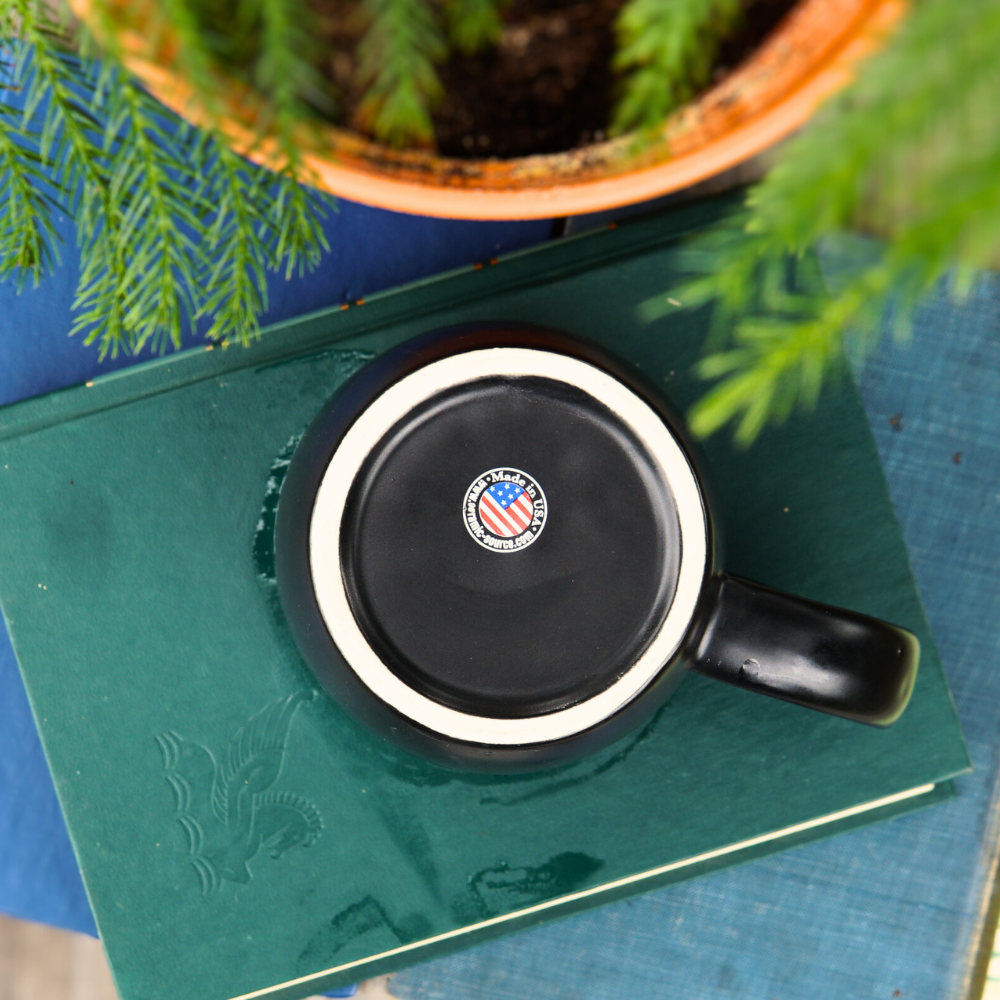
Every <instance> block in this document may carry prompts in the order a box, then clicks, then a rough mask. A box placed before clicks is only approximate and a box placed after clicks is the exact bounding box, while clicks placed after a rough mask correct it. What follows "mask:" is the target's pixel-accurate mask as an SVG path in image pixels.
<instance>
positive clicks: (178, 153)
mask: <svg viewBox="0 0 1000 1000" xmlns="http://www.w3.org/2000/svg"><path fill="white" fill-rule="evenodd" d="M366 5H367V6H366ZM315 7H316V5H314V6H313V7H311V8H309V9H310V10H313V13H314V15H315V14H316V10H315ZM305 9H306V8H305V5H303V4H300V3H298V2H296V0H259V2H254V3H242V4H241V3H236V4H234V3H232V2H230V0H166V2H162V3H153V2H152V0H133V2H129V3H123V2H118V0H78V4H77V7H76V11H77V13H78V14H79V15H80V16H81V18H82V19H83V22H84V27H85V30H84V31H83V32H80V31H78V30H76V29H75V28H74V27H73V26H71V25H70V24H69V23H68V22H67V21H66V20H60V19H58V18H56V17H55V16H54V15H53V14H52V13H51V12H50V10H49V8H48V7H46V6H45V5H44V4H42V3H39V2H35V0H0V14H2V17H3V21H4V27H5V30H4V32H3V35H4V36H5V37H7V38H8V39H10V41H8V43H7V44H6V46H5V49H4V54H5V58H4V67H5V71H6V77H7V89H6V95H7V96H6V101H5V103H4V104H3V105H2V107H0V159H2V161H3V162H2V165H3V167H4V168H5V169H6V171H7V173H8V175H9V177H10V183H9V186H8V192H9V193H8V197H7V199H6V201H5V205H4V213H5V215H4V219H3V225H2V230H0V271H2V273H16V274H17V275H18V276H19V277H20V278H21V280H23V279H24V278H25V277H26V276H32V277H33V278H35V279H36V280H37V278H38V276H39V275H40V274H41V273H43V272H44V271H45V269H46V268H47V267H48V266H49V265H50V264H51V262H52V260H53V259H54V254H55V252H56V250H57V245H56V240H55V236H54V230H53V227H52V212H53V210H54V208H56V207H58V208H62V209H65V210H66V211H68V212H69V213H71V214H72V216H73V217H74V220H75V221H76V223H77V231H78V238H79V240H80V243H81V249H82V258H83V260H84V267H83V269H82V273H81V277H80V285H79V290H78V296H77V301H76V307H77V321H76V324H75V327H74V331H81V332H85V335H86V337H87V339H88V340H98V341H100V343H101V346H102V349H103V350H105V351H112V352H113V351H115V350H117V349H119V348H125V349H128V350H137V349H139V348H141V347H142V346H143V345H145V344H147V343H152V344H153V346H154V347H159V348H161V349H163V348H165V347H167V346H169V345H170V344H174V345H177V344H178V343H179V342H180V334H181V329H182V325H183V324H184V323H185V322H186V321H189V320H190V319H191V318H196V317H198V316H202V315H210V316H211V317H212V326H211V328H210V330H209V336H210V337H212V338H216V339H224V340H225V339H230V338H237V339H243V340H246V339H248V338H249V337H251V336H252V335H253V334H254V332H255V331H256V317H257V315H258V314H259V313H260V312H261V310H262V308H263V306H264V301H263V295H264V288H265V285H264V272H265V270H266V269H268V268H272V269H284V271H285V272H286V273H290V272H291V271H292V270H294V269H300V270H302V269H306V268H308V267H310V266H311V265H312V264H314V263H315V262H316V260H317V259H318V256H319V254H320V253H321V252H322V249H323V234H322V229H321V227H320V219H321V217H322V215H323V213H324V211H326V209H327V207H328V206H329V200H328V199H327V198H326V196H325V194H324V193H323V189H324V188H325V189H326V190H327V191H329V190H331V189H332V190H333V191H335V192H337V193H341V194H345V195H347V196H349V197H356V198H359V199H361V200H365V201H369V202H374V203H376V204H382V205H383V206H385V207H392V208H402V209H404V210H411V211H420V212H425V213H428V214H441V215H452V216H458V217H462V216H465V217H478V218H489V217H494V218H526V217H532V216H534V217H546V216H552V215H558V214H565V213H568V212H580V211H586V210H594V209H599V208H603V207H607V206H608V205H613V204H621V203H624V202H627V201H630V200H641V199H643V198H646V197H649V196H651V195H654V194H660V193H663V192H664V191H667V190H670V189H672V188H675V187H677V186H680V185H682V184H684V183H690V182H692V181H695V180H698V179H700V178H702V177H704V176H706V175H710V174H711V173H713V172H716V171H717V170H719V169H722V168H724V167H725V166H728V165H730V164H732V163H733V162H737V161H738V160H739V159H740V158H742V157H745V156H747V155H750V154H752V153H754V152H757V151H758V150H759V149H760V148H763V147H764V146H766V145H768V144H769V143H771V142H773V141H774V140H775V139H776V138H778V137H780V136H781V135H783V134H785V133H787V132H788V131H789V130H791V129H792V128H794V127H795V126H797V125H798V124H799V123H801V121H803V120H804V118H805V117H806V116H807V114H808V113H809V111H810V110H811V109H812V107H813V105H814V104H815V103H816V101H817V100H818V99H819V98H820V97H821V96H822V95H823V94H825V93H826V92H828V91H829V90H830V89H831V88H832V87H834V86H835V85H837V84H839V83H842V82H843V80H844V77H845V73H846V68H847V66H848V65H849V64H850V62H851V60H853V59H854V58H856V56H857V55H858V53H859V51H861V50H864V49H865V48H866V47H868V46H869V45H870V44H871V39H872V37H873V33H874V32H875V31H876V28H878V27H880V26H881V27H884V26H885V23H886V22H887V21H888V20H890V19H891V17H892V16H894V14H895V13H896V12H897V11H898V9H899V8H898V4H897V3H895V2H888V0H800V2H799V3H798V4H797V5H796V6H795V7H794V10H793V11H792V13H791V15H790V16H789V17H788V18H787V19H786V20H785V21H784V22H783V24H782V27H781V28H780V29H779V31H778V32H777V33H776V34H775V35H773V36H772V37H771V38H770V39H769V40H768V41H765V42H764V44H763V45H761V46H760V48H759V49H758V50H757V52H756V54H755V55H753V56H752V57H751V58H750V59H749V60H748V61H746V62H745V63H744V64H743V65H742V66H741V67H739V68H738V69H737V70H736V71H735V72H732V73H730V74H728V75H725V76H724V78H723V79H721V80H720V81H719V82H718V83H717V84H716V85H715V86H714V87H709V89H708V90H707V91H704V92H703V93H701V95H700V96H697V97H696V98H695V99H694V100H693V101H690V102H689V103H687V104H683V105H682V106H681V107H675V106H676V105H677V104H678V103H679V102H682V101H683V100H684V99H685V98H686V97H688V96H690V95H691V94H694V93H696V92H697V91H698V89H699V87H700V86H701V85H702V84H705V83H706V82H708V80H709V75H710V73H711V71H712V69H713V59H712V54H713V53H714V52H716V51H718V47H719V42H720V39H722V38H724V37H725V36H726V35H727V33H731V32H732V31H733V28H734V25H736V24H737V23H738V18H737V16H736V15H737V13H738V4H737V2H736V0H671V2H670V3H664V2H658V3H652V2H651V0H628V2H626V3H625V4H624V6H622V7H621V8H620V10H619V12H618V15H617V16H618V20H617V31H618V37H619V42H620V47H619V49H618V54H617V56H616V57H615V58H616V60H617V64H618V66H619V68H620V69H621V71H622V74H623V77H622V81H623V82H622V84H621V86H622V90H621V97H620V100H619V104H618V106H617V109H616V110H615V112H614V115H613V117H612V119H611V128H612V129H613V130H617V131H618V132H621V133H622V134H620V135H618V136H617V137H613V138H610V139H599V141H596V142H591V143H589V144H585V145H583V146H582V147H580V148H577V149H573V150H568V151H566V150H564V151H561V152H557V153H554V154H547V155H545V154H542V155H532V156H521V157H515V158H513V159H508V160H503V159H497V158H491V157H486V158H483V157H482V156H475V157H472V158H464V159H462V158H457V157H454V156H452V157H442V156H439V155H437V154H436V153H435V152H434V151H433V150H431V149H428V148H426V144H427V143H429V142H430V138H431V137H430V133H429V131H428V118H427V115H428V113H429V111H430V107H431V97H432V96H433V91H434V89H435V85H434V82H433V79H432V77H433V59H434V58H435V53H437V54H438V55H441V54H442V52H443V50H441V46H442V45H443V44H444V43H443V41H442V39H443V37H444V36H443V34H442V32H443V31H444V28H445V27H446V28H447V30H448V32H449V35H450V38H451V39H452V46H453V48H454V49H455V51H456V52H458V53H459V55H461V53H462V52H463V51H466V52H468V51H471V50H473V49H475V48H476V47H477V46H482V45H483V44H485V43H487V42H488V41H489V39H490V38H491V37H494V36H495V35H496V33H497V31H498V26H499V24H500V8H499V7H498V6H496V5H494V4H493V3H492V0H455V2H454V4H453V5H452V6H451V7H449V6H448V5H447V4H446V5H444V7H443V8H442V11H443V14H442V17H443V18H444V19H445V20H444V21H442V25H443V26H442V25H435V24H434V23H433V21H432V19H431V17H432V14H433V9H432V8H431V7H429V6H426V3H425V0H363V3H362V5H361V7H360V8H358V11H359V13H358V14H357V16H359V17H361V18H362V22H363V24H364V25H365V27H364V28H363V30H362V31H361V33H360V35H359V36H358V41H357V47H356V55H357V58H356V63H357V65H356V66H355V67H354V69H353V71H352V72H351V73H350V74H349V76H350V77H351V79H354V80H355V81H361V83H360V87H359V88H358V94H357V95H356V96H357V100H356V102H355V104H354V106H353V109H352V110H351V122H353V123H354V124H356V125H360V126H363V127H367V128H369V129H370V130H371V131H373V132H375V133H377V136H378V135H380V136H381V137H382V139H383V140H384V141H381V142H380V141H378V138H377V136H376V138H375V139H374V140H373V139H370V138H365V137H363V136H362V135H361V134H359V133H358V132H356V131H350V130H345V129H343V128H337V127H335V126H331V125H330V124H328V122H326V121H325V120H324V118H323V115H324V114H326V115H327V117H329V115H328V111H329V107H328V105H329V97H330V93H331V91H330V87H329V81H325V80H323V79H322V78H321V74H319V73H318V72H317V70H316V67H315V65H313V64H311V63H310V62H309V61H308V60H307V59H306V58H304V55H303V54H304V53H306V52H308V51H309V48H310V46H309V36H310V31H309V26H308V21H307V20H306V19H305V15H304V14H303V10H305ZM679 14H680V15H683V16H682V17H681V19H680V20H679V21H678V19H677V18H678V16H679ZM685 19H686V20H685ZM564 20H565V18H564ZM470 25H472V27H470ZM94 39H96V40H97V41H98V42H99V43H100V49H101V52H102V55H103V57H104V58H103V61H101V62H97V61H95V60H93V58H92V54H93V53H94V52H95V51H96V49H95V46H94V42H93V40H94ZM81 43H82V45H81ZM514 44H521V43H520V42H516V40H515V43H514ZM401 67H402V69H401ZM334 68H335V67H334ZM716 68H718V67H716ZM130 74H134V75H130ZM137 79H138V80H140V81H142V84H143V85H142V86H139V85H138V84H137V83H136V80H137ZM154 97H155V98H159V99H160V101H162V103H159V102H158V101H157V100H155V99H154ZM170 108H172V109H174V110H175V111H177V112H181V116H180V117H178V116H176V115H173V114H171V113H170V112H169V111H168V110H167V109H170ZM672 108H674V110H673V111H672V112H671V109H672ZM668 113H669V114H668ZM664 114H667V118H666V121H665V122H663V121H662V116H663V115H664ZM407 123H408V124H407ZM197 125H200V126H203V128H202V129H200V130H199V129H197V128H195V127H194V126H197ZM630 129H631V131H629V130H630ZM463 139H464V137H463ZM405 141H416V142H417V143H418V145H417V146H411V147H409V148H406V147H403V146H402V143H404V142H405ZM420 143H423V144H424V146H423V147H422V146H420V145H419V144H420ZM474 145H478V138H476V137H474ZM477 151H478V150H477ZM238 154H245V156H244V155H238ZM303 178H305V179H307V180H310V181H312V182H313V183H314V184H315V187H313V188H307V187H303V186H302V185H300V184H298V183H296V182H297V180H300V179H303Z"/></svg>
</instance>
